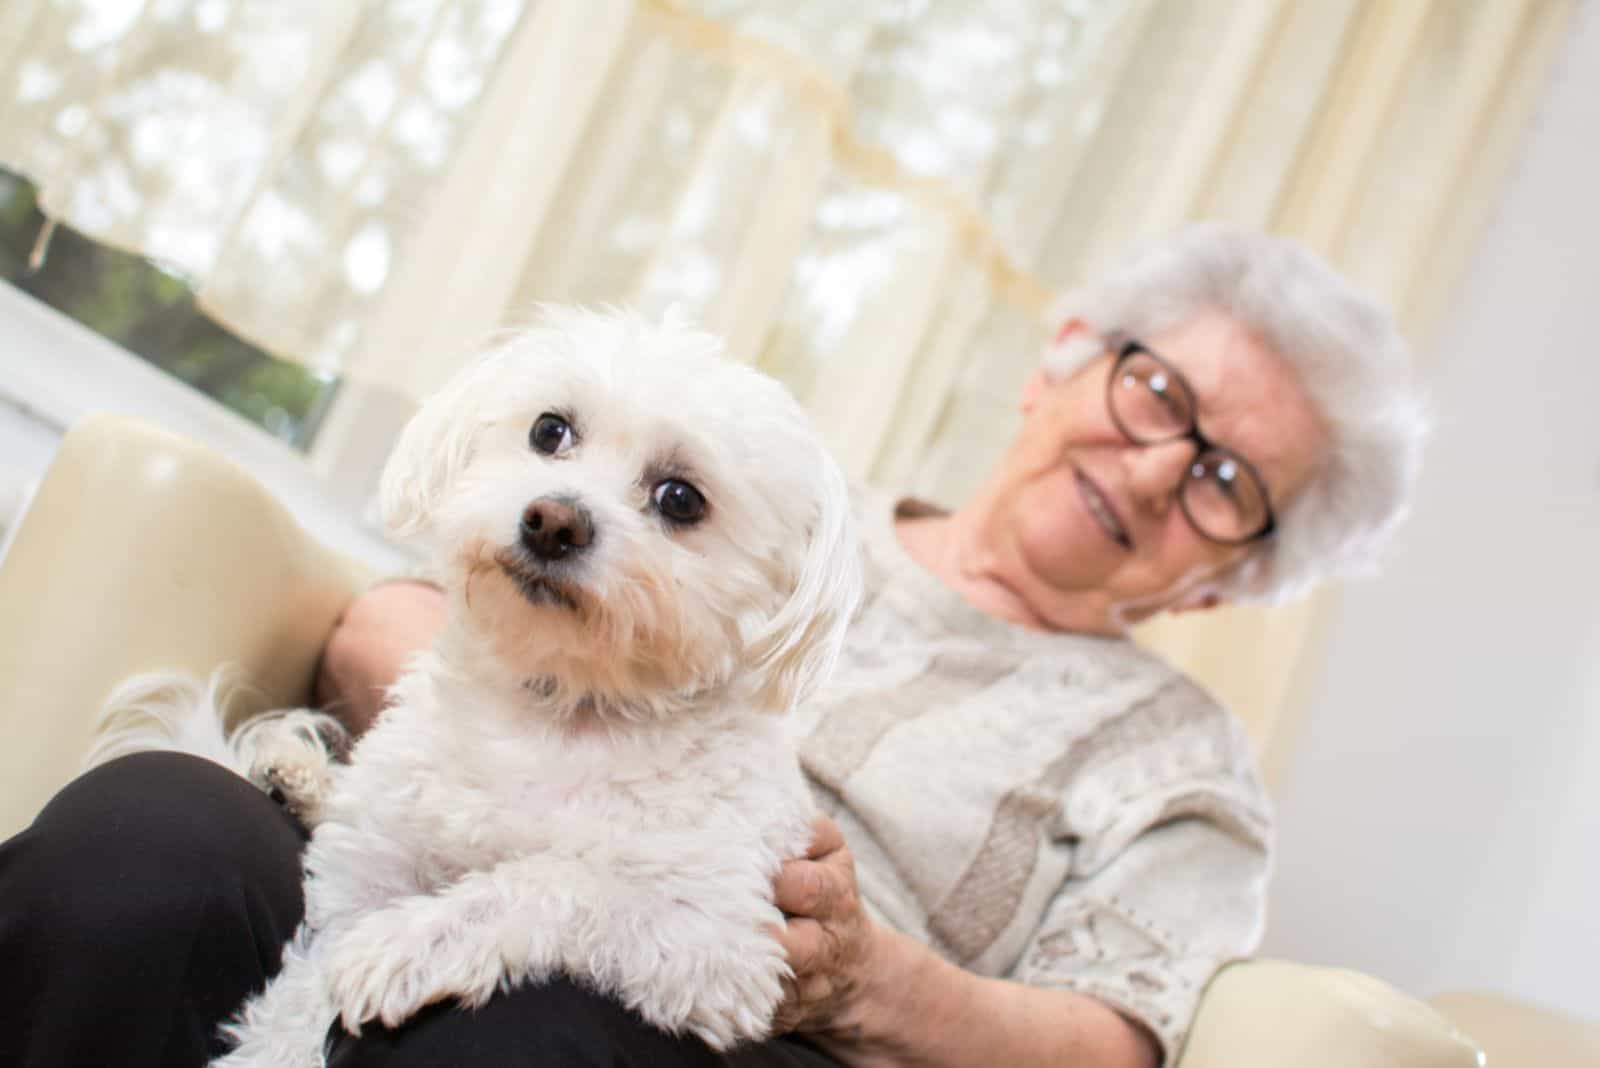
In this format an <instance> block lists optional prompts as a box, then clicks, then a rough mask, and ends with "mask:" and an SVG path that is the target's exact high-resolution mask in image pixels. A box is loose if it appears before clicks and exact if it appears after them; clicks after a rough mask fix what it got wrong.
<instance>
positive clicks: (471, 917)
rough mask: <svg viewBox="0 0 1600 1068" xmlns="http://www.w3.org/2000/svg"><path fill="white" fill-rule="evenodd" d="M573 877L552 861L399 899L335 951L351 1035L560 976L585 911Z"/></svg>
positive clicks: (333, 962)
mask: <svg viewBox="0 0 1600 1068" xmlns="http://www.w3.org/2000/svg"><path fill="white" fill-rule="evenodd" d="M572 885H573V884H572V881H571V878H570V873H568V872H564V871H561V870H560V866H559V865H557V864H553V863H550V862H547V861H545V860H544V859H543V858H539V859H533V860H522V861H515V862H508V863H506V864H502V865H500V866H498V867H496V868H494V869H492V870H490V871H487V872H473V873H470V874H468V875H466V876H463V877H462V878H461V879H460V880H458V881H457V882H455V883H453V884H451V885H450V886H447V887H445V888H443V889H441V890H439V891H438V892H436V893H433V894H426V895H414V896H409V897H403V898H398V899H396V900H395V901H393V902H392V903H390V904H388V905H386V906H384V907H383V908H381V909H379V910H377V911H375V912H372V913H369V914H368V915H366V916H363V917H361V918H360V919H358V920H356V921H355V923H354V924H353V925H352V926H351V927H350V929H349V930H347V931H344V932H342V933H341V934H339V935H337V936H336V937H334V938H333V940H332V943H331V945H330V946H329V948H328V973H327V974H328V993H329V996H330V997H331V999H332V1001H333V1006H334V1009H335V1011H336V1012H337V1013H338V1016H339V1020H340V1022H341V1023H342V1024H343V1026H344V1028H345V1030H346V1031H349V1032H350V1033H352V1034H359V1033H360V1028H361V1025H362V1024H364V1023H367V1022H369V1021H371V1020H378V1021H381V1022H382V1023H383V1024H384V1025H385V1026H388V1027H394V1026H397V1025H399V1024H400V1023H402V1022H403V1021H405V1020H407V1019H409V1018H410V1017H411V1016H412V1015H414V1014H415V1013H416V1012H417V1010H419V1009H421V1008H422V1007H423V1006H424V1005H429V1004H432V1003H433V1002H436V1001H443V1000H445V999H446V998H455V999H456V1000H458V1001H460V1002H461V1003H462V1004H463V1005H466V1006H467V1007H469V1008H476V1007H478V1006H480V1005H482V1004H483V1003H484V1002H485V1001H487V1000H489V997H490V996H491V995H492V994H493V993H494V992H495V991H496V990H497V989H499V988H500V987H501V986H502V985H509V984H510V983H513V982H516V981H518V980H521V979H523V978H526V977H528V976H530V975H532V976H541V977H542V976H545V975H549V974H551V973H552V972H553V971H554V970H555V969H556V967H557V966H558V965H559V962H560V960H561V951H560V939H561V938H562V936H563V932H564V931H565V930H567V929H568V928H569V927H570V925H571V922H572V920H573V918H574V915H575V910H576V909H577V907H578V904H577V900H576V897H575V895H574V894H573V893H572V892H571V890H570V887H571V886H572Z"/></svg>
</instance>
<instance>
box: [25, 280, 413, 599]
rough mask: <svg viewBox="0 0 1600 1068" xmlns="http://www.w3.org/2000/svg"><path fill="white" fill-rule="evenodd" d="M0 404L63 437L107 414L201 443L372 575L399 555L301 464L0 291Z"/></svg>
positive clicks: (204, 400)
mask: <svg viewBox="0 0 1600 1068" xmlns="http://www.w3.org/2000/svg"><path fill="white" fill-rule="evenodd" d="M0 394H3V395H4V396H5V397H7V398H9V399H10V400H12V401H13V402H14V403H16V404H17V405H19V406H21V407H23V408H25V409H27V410H28V411H30V412H32V413H34V414H35V415H36V416H37V417H38V418H40V419H41V420H43V421H45V422H48V423H50V424H53V425H54V426H57V427H59V428H61V429H62V430H63V431H64V430H65V429H66V428H68V427H70V426H72V425H73V424H74V423H76V422H78V421H79V420H80V419H82V418H83V417H84V416H86V415H89V414H90V413H93V412H117V413H119V414H123V415H130V416H134V417H136V418H139V419H144V420H146V421H148V422H151V423H155V424H157V425H159V426H161V427H164V428H166V429H168V430H172V431H174V432H176V433H179V434H182V435H184V436H185V437H188V438H192V439H194V440H196V441H199V442H202V443H204V444H206V445H208V446H210V447H211V448H213V449H216V450H217V451H218V452H220V453H222V454H223V455H225V456H227V457H228V458H229V459H231V460H233V461H234V462H235V463H237V464H239V465H240V466H241V467H243V468H245V470H247V471H249V472H250V473H251V474H252V475H254V476H255V477H256V478H258V479H259V480H260V481H261V482H262V483H263V484H264V485H265V486H266V487H267V488H268V489H269V490H270V491H271V492H272V493H273V494H274V495H275V496H277V497H278V499H279V500H281V501H283V503H284V504H285V506H286V507H288V509H289V510H290V511H291V512H292V513H293V514H294V515H295V517H296V518H297V519H299V521H300V522H301V523H302V524H303V525H304V526H305V527H306V528H307V529H308V530H310V531H311V532H312V533H313V534H314V535H316V536H317V537H318V538H320V539H321V540H322V541H323V542H325V543H326V544H328V545H329V546H331V547H333V548H335V549H338V550H340V551H342V552H345V553H348V554H350V555H352V556H356V557H358V558H360V559H363V560H366V561H369V562H370V563H372V564H373V565H374V566H376V567H379V568H401V567H404V566H406V564H407V560H406V557H405V555H404V554H403V553H402V552H400V551H399V550H398V549H396V548H395V547H394V546H392V545H390V544H389V543H387V542H385V541H384V540H383V539H382V538H381V537H379V536H378V535H377V534H376V532H374V531H372V530H371V529H369V528H368V527H366V526H365V525H364V524H363V523H362V522H361V519H360V513H361V508H362V506H363V505H364V504H365V501H364V500H361V499H358V494H356V493H355V492H354V491H353V490H352V489H351V488H350V487H349V486H348V485H346V486H341V487H340V488H341V489H343V490H344V492H343V493H339V492H336V491H335V489H334V488H333V487H332V486H330V485H329V482H328V481H326V480H325V479H324V478H323V477H322V476H320V475H319V474H317V472H316V471H315V470H314V468H313V466H312V464H311V463H310V462H309V461H308V460H307V458H306V457H305V456H302V455H301V454H300V453H298V452H296V451H295V450H294V449H292V448H290V447H289V446H287V445H285V444H284V443H283V442H281V441H279V440H278V439H276V438H274V437H272V436H271V435H270V434H268V433H266V432H265V431H264V430H262V429H260V428H259V427H257V426H255V425H254V424H252V423H250V422H249V421H248V420H246V419H244V418H242V417H240V416H238V415H236V414H235V413H233V412H231V411H229V410H228V409H227V408H224V407H223V406H222V405H221V404H218V403H217V402H216V401H213V400H212V399H211V398H209V397H207V396H205V395H204V394H202V393H200V392H198V391H197V390H194V389H192V388H190V387H189V386H187V385H185V384H184V383H182V382H180V381H178V380H177V379H175V378H173V377H171V376H170V375H168V374H166V373H165V372H164V371H161V370H159V369H158V368H156V367H153V366H151V365H150V364H148V363H146V362H145V361H144V360H142V359H140V358H139V357H137V356H134V355H132V354H131V353H129V352H127V351H126V350H124V349H123V348H122V347H121V346H119V345H116V344H115V343H113V342H111V341H108V340H107V339H105V338H104V337H101V336H100V335H99V334H96V333H95V332H94V331H92V330H90V329H89V328H88V327H85V326H84V325H83V324H81V323H79V322H77V321H75V320H73V319H72V318H70V317H69V316H66V315H63V314H62V313H60V312H58V311H56V310H55V309H54V308H51V307H50V306H48V305H46V304H44V303H42V302H41V301H38V300H35V299H34V298H33V297H30V296H29V295H27V294H26V293H23V292H22V291H21V290H19V289H17V288H15V287H14V286H11V285H8V284H5V283H3V282H0Z"/></svg>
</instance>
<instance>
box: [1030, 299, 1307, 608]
mask: <svg viewBox="0 0 1600 1068" xmlns="http://www.w3.org/2000/svg"><path fill="white" fill-rule="evenodd" d="M1065 329H1066V331H1067V332H1068V333H1070V332H1072V331H1079V332H1081V334H1082V335H1084V336H1087V337H1091V338H1092V336H1093V335H1092V332H1091V331H1090V330H1089V328H1088V327H1087V326H1086V325H1084V324H1081V323H1074V324H1069V326H1068V327H1067V328H1065ZM1137 340H1138V341H1139V342H1141V343H1142V344H1143V345H1144V346H1145V347H1146V348H1148V349H1150V350H1151V351H1153V352H1154V353H1156V354H1157V355H1159V356H1160V357H1161V358H1162V359H1164V360H1165V361H1166V362H1167V363H1168V364H1170V365H1172V366H1173V367H1175V368H1176V369H1177V370H1178V371H1179V373H1180V374H1181V375H1182V376H1183V377H1184V378H1185V379H1187V381H1188V383H1189V385H1190V387H1191V389H1192V391H1193V394H1194V398H1195V400H1196V401H1197V413H1198V416H1197V420H1198V425H1199V429H1200V432H1201V433H1202V434H1203V435H1205V437H1206V438H1207V439H1208V440H1209V441H1211V442H1213V443H1215V444H1216V445H1220V446H1224V447H1226V448H1228V449H1231V450H1232V451H1233V452H1235V453H1237V454H1238V455H1240V456H1242V457H1243V458H1244V459H1245V460H1246V461H1247V462H1248V463H1249V465H1250V466H1252V467H1253V468H1254V469H1255V471H1256V472H1257V473H1258V474H1259V475H1260V477H1261V479H1262V481H1263V482H1264V483H1265V485H1266V488H1267V493H1268V498H1269V500H1270V503H1271V506H1272V508H1273V509H1274V511H1275V512H1276V513H1277V514H1279V515H1282V513H1283V510H1284V508H1285V506H1286V505H1287V504H1288V503H1289V501H1290V500H1291V499H1292V498H1293V497H1294V495H1295V494H1296V493H1297V492H1298V491H1299V490H1300V488H1301V487H1302V486H1303V485H1305V483H1306V482H1307V481H1308V480H1309V479H1310V477H1311V475H1312V474H1313V472H1314V471H1315V469H1316V466H1317V463H1318V460H1319V458H1320V457H1321V455H1322V452H1323V449H1324V448H1325V446H1326V443H1327V440H1328V435H1327V431H1326V429H1325V428H1324V425H1323V423H1322V420H1321V418H1320V417H1319V415H1318V414H1317V411H1316V409H1315V408H1313V407H1312V404H1311V400H1310V398H1309V397H1308V396H1307V395H1306V393H1305V390H1304V389H1303V388H1302V387H1301V386H1300V383H1299V381H1298V379H1297V378H1296V376H1295V374H1294V371H1293V370H1292V368H1290V366H1289V365H1288V364H1286V363H1284V362H1283V361H1282V360H1279V359H1278V358H1277V357H1275V356H1274V355H1273V354H1272V352H1271V351H1270V350H1269V349H1267V348H1266V347H1265V346H1264V345H1263V344H1262V343H1261V342H1260V341H1258V340H1257V339H1256V338H1255V337H1254V336H1252V335H1251V334H1250V333H1249V332H1248V331H1246V330H1244V329H1242V328H1241V327H1240V326H1238V324H1236V323H1235V322H1234V321H1233V320H1231V319H1230V318H1229V317H1227V316H1226V315H1224V314H1221V313H1207V314H1203V315H1201V316H1199V317H1197V318H1194V319H1192V320H1190V321H1189V322H1188V323H1186V324H1184V325H1183V326H1182V327H1179V328H1176V329H1172V330H1168V331H1163V332H1161V333H1159V334H1157V335H1155V336H1151V337H1140V338H1138V339H1137ZM1114 360H1115V353H1113V352H1110V351H1109V350H1108V351H1107V352H1105V353H1104V354H1102V355H1101V356H1099V357H1097V358H1095V359H1093V360H1091V361H1089V362H1088V363H1086V364H1085V365H1083V366H1082V367H1080V368H1079V369H1078V370H1077V371H1076V372H1074V373H1073V374H1072V375H1071V376H1070V377H1067V378H1063V379H1057V380H1052V379H1049V378H1046V377H1045V376H1044V375H1043V373H1042V372H1041V373H1040V374H1038V375H1036V376H1035V378H1034V380H1032V381H1030V382H1029V384H1028V387H1027V388H1026V389H1025V391H1024V394H1023V404H1022V410H1023V428H1022V431H1021V432H1020V434H1019V435H1018V437H1017V440H1016V441H1015V443H1014V444H1013V446H1012V449H1011V450H1010V452H1009V453H1008V454H1007V456H1006V459H1005V461H1004V462H1003V464H1002V468H1001V472H1000V474H1001V477H1002V480H1003V486H1002V488H1001V498H1000V499H1001V501H1002V502H1003V503H1002V505H1001V520H1000V522H1001V523H1002V524H1003V525H1004V530H1003V532H1002V538H1001V541H1002V544H1005V543H1009V548H1008V549H1007V550H1003V551H1005V553H1006V556H1007V557H1009V560H1008V565H1009V567H1008V569H1010V570H1013V571H1015V572H1017V573H1016V574H1014V575H1013V576H1012V578H1013V583H1014V584H1015V583H1016V582H1017V581H1018V580H1020V581H1021V582H1022V584H1024V585H1025V586H1026V587H1028V588H1029V589H1030V592H1031V594H1032V596H1031V597H1030V599H1032V600H1036V601H1038V600H1039V599H1041V598H1042V599H1043V603H1041V604H1039V607H1040V608H1042V609H1044V614H1045V615H1046V616H1047V617H1048V616H1049V615H1050V612H1049V611H1048V608H1049V600H1050V599H1051V598H1053V597H1066V596H1071V597H1073V598H1074V599H1076V600H1081V595H1082V594H1083V593H1085V592H1091V591H1098V592H1099V593H1101V594H1103V595H1104V600H1105V602H1106V605H1107V615H1108V620H1107V622H1108V624H1109V625H1110V626H1109V627H1108V629H1115V628H1116V627H1117V626H1120V625H1121V624H1125V623H1131V622H1136V621H1137V620H1139V619H1142V618H1144V617H1146V616H1148V615H1150V614H1152V613H1154V612H1155V611H1158V610H1160V609H1162V608H1168V607H1193V606H1197V605H1199V604H1203V603H1210V599H1209V597H1208V595H1207V594H1206V593H1205V587H1206V581H1205V580H1206V579H1207V578H1209V577H1211V576H1214V575H1216V574H1217V573H1219V572H1220V571H1222V570H1224V569H1225V568H1227V567H1228V566H1229V565H1230V564H1233V563H1234V562H1236V561H1238V560H1239V559H1240V558H1241V557H1243V556H1244V555H1245V554H1246V553H1248V552H1249V551H1250V550H1251V548H1252V547H1253V546H1252V545H1248V544H1247V545H1235V546H1227V545H1219V544H1217V543H1216V542H1214V541H1210V540H1207V539H1206V538H1205V537H1202V536H1201V535H1200V534H1199V533H1198V532H1197V531H1196V530H1195V529H1194V527H1193V526H1191V525H1190V523H1189V521H1188V519H1187V518H1186V517H1185V515H1184V513H1183V510H1182V508H1180V507H1179V504H1178V487H1179V484H1180V483H1181V481H1182V479H1183V476H1184V474H1185V472H1186V471H1187V470H1188V469H1189V467H1190V466H1191V464H1192V462H1193V461H1194V459H1195V456H1196V449H1197V446H1196V445H1195V443H1194V442H1192V441H1187V440H1177V441H1167V442H1164V443H1162V444H1157V445H1135V444H1133V443H1131V442H1129V441H1128V439H1127V438H1126V437H1125V436H1124V435H1123V433H1122V431H1121V430H1120V429H1118V427H1117V424H1116V423H1115V422H1113V420H1112V418H1111V415H1110V413H1109V411H1108V408H1107V402H1106V381H1107V376H1108V375H1109V373H1110V369H1111V366H1112V364H1113V362H1114Z"/></svg>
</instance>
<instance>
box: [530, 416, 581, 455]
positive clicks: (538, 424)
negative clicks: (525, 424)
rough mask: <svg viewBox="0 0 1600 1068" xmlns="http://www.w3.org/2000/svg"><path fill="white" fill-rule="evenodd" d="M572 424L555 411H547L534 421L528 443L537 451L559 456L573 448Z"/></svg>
mask: <svg viewBox="0 0 1600 1068" xmlns="http://www.w3.org/2000/svg"><path fill="white" fill-rule="evenodd" d="M572 441H573V438H572V425H571V424H570V423H568V422H567V421H566V420H565V419H563V418H561V417H560V416H559V415H556V414H555V413H554V412H545V413H544V414H543V415H541V416H540V417H539V418H537V419H535V420H534V421H533V429H532V430H530V431H528V444H530V445H532V446H533V448H534V451H535V452H542V453H544V454H545V455H546V456H557V455H560V454H561V453H563V452H566V451H567V450H568V449H570V448H572Z"/></svg>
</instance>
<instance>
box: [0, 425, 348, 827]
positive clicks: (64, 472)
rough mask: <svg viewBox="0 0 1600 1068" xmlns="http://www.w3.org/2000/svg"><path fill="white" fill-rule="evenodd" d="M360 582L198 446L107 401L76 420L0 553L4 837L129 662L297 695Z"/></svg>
mask: <svg viewBox="0 0 1600 1068" xmlns="http://www.w3.org/2000/svg"><path fill="white" fill-rule="evenodd" d="M370 580H371V576H370V574H369V573H368V571H367V569H366V568H364V567H362V566H360V565H358V564H357V563H355V562H354V561H351V560H349V559H347V558H345V557H342V556H340V555H338V554H335V553H333V552H330V551H328V550H327V549H325V548H324V547H323V546H322V545H320V544H319V543H318V542H316V541H315V540H314V539H313V538H311V537H310V536H309V535H308V534H306V532H305V531H304V530H302V529H301V528H300V526H299V525H298V524H297V523H296V522H295V521H294V519H293V518H292V517H291V516H290V515H289V514H288V512H287V511H285V510H284V508H283V507H282V506H281V505H279V504H278V502H277V501H276V500H275V499H273V497H272V496H271V495H270V494H269V493H267V491H266V490H265V489H263V488H262V487H261V485H260V484H259V483H258V482H256V480H255V479H254V478H252V477H251V476H250V475H248V474H247V473H245V472H244V471H243V470H241V469H240V468H238V467H237V466H235V465H234V464H232V463H231V462H229V461H227V460H225V459H223V458H222V457H221V456H218V455H217V454H216V453H214V452H212V451H210V450H209V449H207V448H205V447H203V446H200V445H197V444H195V443H193V442H190V441H188V440H186V439H183V438H180V437H178V436H176V435H174V434H171V433H169V432H167V431H164V430H160V429H158V428H156V427H153V426H150V425H148V424H144V423H141V422H138V421H136V420H132V419H127V418H123V417H118V416H94V417H91V418H89V419H86V420H84V421H83V422H82V423H80V424H79V425H77V426H75V427H74V428H73V429H72V430H71V431H69V432H68V433H67V435H66V436H65V437H64V438H63V439H62V442H61V447H60V449H59V451H58V452H57V454H56V457H55V459H54V460H53V461H52V463H51V466H50V468H49V470H48V471H47V472H46V473H45V477H44V479H43V480H42V481H41V483H40V485H39V488H38V491H37V493H36V494H35V496H34V499H33V502H32V504H31V505H30V506H29V508H28V510H27V512H26V513H25V514H24V515H23V517H22V520H21V522H20V523H19V524H18V527H17V529H16V532H15V538H14V540H13V541H12V543H11V546H10V549H9V550H8V551H7V553H6V555H5V558H4V559H3V560H0V739H3V741H0V838H4V837H6V836H9V835H10V834H12V833H13V832H15V831H16V830H18V829H20V828H21V827H23V826H25V825H26V824H27V823H28V822H29V821H30V820H32V818H33V815H34V813H35V812H37V810H38V809H39V807H40V806H41V805H42V804H43V803H44V802H45V801H46V800H48V799H49V798H50V796H51V795H52V794H54V792H55V791H56V790H57V789H59V788H60V787H61V786H62V785H64V784H65V783H66V782H67V781H68V780H70V779H71V778H72V776H73V775H75V774H76V773H77V771H78V770H79V767H80V766H81V762H82V760H83V756H84V754H85V752H86V751H87V749H88V745H89V742H90V739H91V736H92V734H93V730H94V724H95V718H96V716H97V714H98V712H99V709H100V707H101V705H102V704H103V703H104V700H105V698H106V696H107V694H108V693H109V692H110V690H111V689H112V687H113V686H114V685H116V683H118V682H119V681H121V680H122V679H123V678H125V677H127V676H129V675H132V674H136V673H139V672H143V671H153V670H177V671H182V672H186V673H189V674H192V675H195V676H197V677H200V678H204V677H205V676H207V675H209V674H210V672H211V671H212V670H213V669H214V668H216V667H218V666H220V665H222V664H224V663H233V664H238V665H240V666H241V667H242V668H243V669H244V673H245V679H246V680H247V681H248V682H249V683H250V684H251V685H252V686H253V687H254V688H255V689H256V690H257V691H258V694H257V695H256V698H257V700H258V702H259V704H260V706H262V707H268V706H282V705H295V704H301V703H304V701H305V700H306V699H307V697H308V696H309V694H310V688H311V682H312V678H313V673H314V671H315V669H316V663H317V658H318V656H319V655H320V652H321V648H322V645H323V644H324V642H325V641H326V638H327V635H328V632H329V631H330V630H331V629H332V627H333V624H334V622H335V620H336V619H337V618H338V615H339V613H340V611H342V610H343V607H344V605H345V604H346V603H347V602H348V600H349V599H350V597H351V596H353V595H354V593H355V592H356V591H358V590H359V589H361V588H362V587H363V586H364V585H366V584H367V583H368V582H369V581H370ZM234 711H235V712H240V711H244V709H243V708H240V709H236V710H234Z"/></svg>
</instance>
